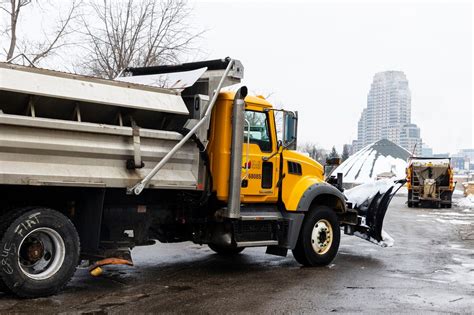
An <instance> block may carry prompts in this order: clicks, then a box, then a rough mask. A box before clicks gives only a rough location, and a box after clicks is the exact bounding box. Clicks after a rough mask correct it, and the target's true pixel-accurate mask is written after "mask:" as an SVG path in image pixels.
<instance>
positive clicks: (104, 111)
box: [0, 58, 394, 297]
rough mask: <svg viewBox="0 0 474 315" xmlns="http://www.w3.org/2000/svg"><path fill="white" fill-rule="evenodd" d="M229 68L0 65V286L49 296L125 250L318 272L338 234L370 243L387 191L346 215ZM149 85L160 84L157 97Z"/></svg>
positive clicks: (127, 258)
mask: <svg viewBox="0 0 474 315" xmlns="http://www.w3.org/2000/svg"><path fill="white" fill-rule="evenodd" d="M243 71H244V68H243V65H242V64H241V63H240V62H239V61H238V60H233V59H229V58H226V59H219V60H211V61H205V62H195V63H188V64H181V65H177V66H158V67H147V68H129V69H126V70H125V72H124V73H125V75H124V76H123V77H121V78H119V79H117V80H115V81H112V80H103V79H97V78H91V77H84V76H79V75H74V74H68V73H61V72H55V71H50V70H45V69H38V68H30V67H24V66H18V65H12V64H5V63H0V215H1V216H0V288H1V290H6V291H12V292H13V293H15V294H17V295H19V296H22V297H38V296H45V295H51V294H54V293H56V292H58V291H59V290H61V289H62V288H63V287H64V286H65V285H66V284H67V282H68V281H69V279H70V278H71V277H72V276H73V274H74V271H75V270H76V267H77V265H78V263H79V262H80V261H82V263H83V265H84V264H86V263H88V264H89V265H90V272H91V274H93V275H98V274H100V271H101V269H100V268H101V267H102V266H104V265H107V264H129V265H132V264H133V262H132V259H131V255H130V249H132V248H133V247H135V246H145V245H151V244H153V243H154V242H155V240H158V241H160V242H167V243H172V242H184V241H192V242H194V243H197V244H207V245H208V246H209V247H210V248H211V249H212V250H214V251H215V252H216V253H218V254H222V255H233V254H238V253H239V252H241V251H242V250H244V248H246V247H254V246H263V247H266V248H267V253H269V254H274V255H281V256H285V255H286V254H287V251H288V250H292V251H293V255H294V257H295V258H296V260H297V261H298V262H300V263H301V264H303V265H305V266H320V265H326V264H328V263H330V262H331V261H332V260H333V259H334V257H335V256H336V253H337V251H338V248H339V242H340V230H341V227H342V228H344V231H345V232H346V233H348V234H355V232H357V233H358V234H357V235H365V237H366V239H369V240H374V239H375V240H376V241H381V238H382V236H381V229H382V221H383V217H384V215H385V211H386V210H387V207H388V202H389V201H390V198H391V196H392V194H393V192H394V190H392V189H389V190H388V191H384V192H383V193H377V194H374V195H373V196H371V198H372V199H371V202H368V203H366V204H365V205H364V208H363V209H362V211H360V209H358V208H356V209H351V207H350V204H349V203H347V202H346V199H345V196H344V194H343V193H342V185H341V183H340V182H337V181H336V182H335V183H334V185H331V184H329V183H327V182H325V181H324V174H323V167H322V166H321V165H320V164H319V163H318V162H316V161H314V160H312V159H311V158H309V157H307V156H305V155H303V154H300V153H298V152H296V151H294V150H295V148H296V141H297V121H298V117H297V113H296V112H293V111H289V110H281V111H282V112H283V117H284V118H283V122H282V124H283V126H282V130H283V138H282V139H278V137H277V125H276V121H275V111H277V109H275V108H274V107H273V106H272V105H271V104H270V103H269V102H268V101H267V100H265V99H264V98H263V97H258V96H248V95H247V88H246V87H241V88H239V89H238V90H237V91H236V92H222V91H221V89H222V88H223V87H225V86H229V85H233V84H236V83H240V81H241V79H242V77H243ZM156 85H159V86H160V87H157V86H156Z"/></svg>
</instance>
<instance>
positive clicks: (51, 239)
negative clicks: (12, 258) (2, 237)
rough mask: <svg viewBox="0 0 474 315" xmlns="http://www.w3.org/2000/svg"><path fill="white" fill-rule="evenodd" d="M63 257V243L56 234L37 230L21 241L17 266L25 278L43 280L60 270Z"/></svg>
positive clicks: (48, 230) (45, 230)
mask: <svg viewBox="0 0 474 315" xmlns="http://www.w3.org/2000/svg"><path fill="white" fill-rule="evenodd" d="M65 255H66V250H65V246H64V241H63V239H62V237H61V235H59V233H58V232H56V231H54V230H53V229H50V228H44V227H43V228H37V229H35V230H33V231H31V232H30V233H28V234H27V235H26V236H25V237H24V238H23V240H22V241H21V244H20V246H19V248H18V265H19V266H20V269H21V271H22V272H23V273H24V274H25V275H26V276H27V277H29V278H31V279H34V280H45V279H48V278H50V277H52V276H53V275H54V274H56V273H57V272H58V271H59V269H61V266H62V264H63V262H64V257H65Z"/></svg>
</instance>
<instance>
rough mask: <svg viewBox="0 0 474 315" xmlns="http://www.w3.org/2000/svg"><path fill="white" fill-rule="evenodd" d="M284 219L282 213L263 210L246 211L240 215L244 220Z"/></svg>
mask: <svg viewBox="0 0 474 315" xmlns="http://www.w3.org/2000/svg"><path fill="white" fill-rule="evenodd" d="M281 219H283V216H282V215H281V214H280V213H262V212H253V213H245V214H242V215H241V216H240V220H242V221H276V220H281Z"/></svg>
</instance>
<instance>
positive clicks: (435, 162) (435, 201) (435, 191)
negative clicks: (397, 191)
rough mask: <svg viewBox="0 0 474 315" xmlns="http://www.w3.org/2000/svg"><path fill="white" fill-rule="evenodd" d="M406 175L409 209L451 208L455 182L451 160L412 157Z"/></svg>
mask: <svg viewBox="0 0 474 315" xmlns="http://www.w3.org/2000/svg"><path fill="white" fill-rule="evenodd" d="M406 174H407V188H408V207H419V206H429V207H433V206H434V207H437V208H441V207H446V208H451V205H452V196H453V191H454V180H453V170H452V169H451V161H450V159H449V158H431V157H426V158H423V157H411V158H409V159H408V166H407V169H406Z"/></svg>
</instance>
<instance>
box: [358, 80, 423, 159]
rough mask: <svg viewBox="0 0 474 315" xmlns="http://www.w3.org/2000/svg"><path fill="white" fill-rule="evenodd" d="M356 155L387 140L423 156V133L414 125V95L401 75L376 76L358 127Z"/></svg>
mask: <svg viewBox="0 0 474 315" xmlns="http://www.w3.org/2000/svg"><path fill="white" fill-rule="evenodd" d="M357 127H358V130H357V140H354V142H353V145H354V151H358V150H360V149H362V148H363V147H365V146H367V145H369V144H371V143H373V142H375V141H378V140H380V139H388V140H390V141H392V142H394V143H396V144H398V145H400V146H401V147H403V148H405V149H407V150H408V151H410V152H413V150H415V151H414V152H415V154H416V155H421V150H422V143H421V137H420V129H419V128H418V127H417V126H416V125H415V124H413V123H411V92H410V89H409V87H408V80H407V78H406V76H405V74H404V73H403V72H402V71H384V72H379V73H376V74H375V76H374V80H373V82H372V85H371V87H370V91H369V94H368V95H367V108H365V109H364V110H363V111H362V114H361V117H360V119H359V123H358V126H357Z"/></svg>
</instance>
